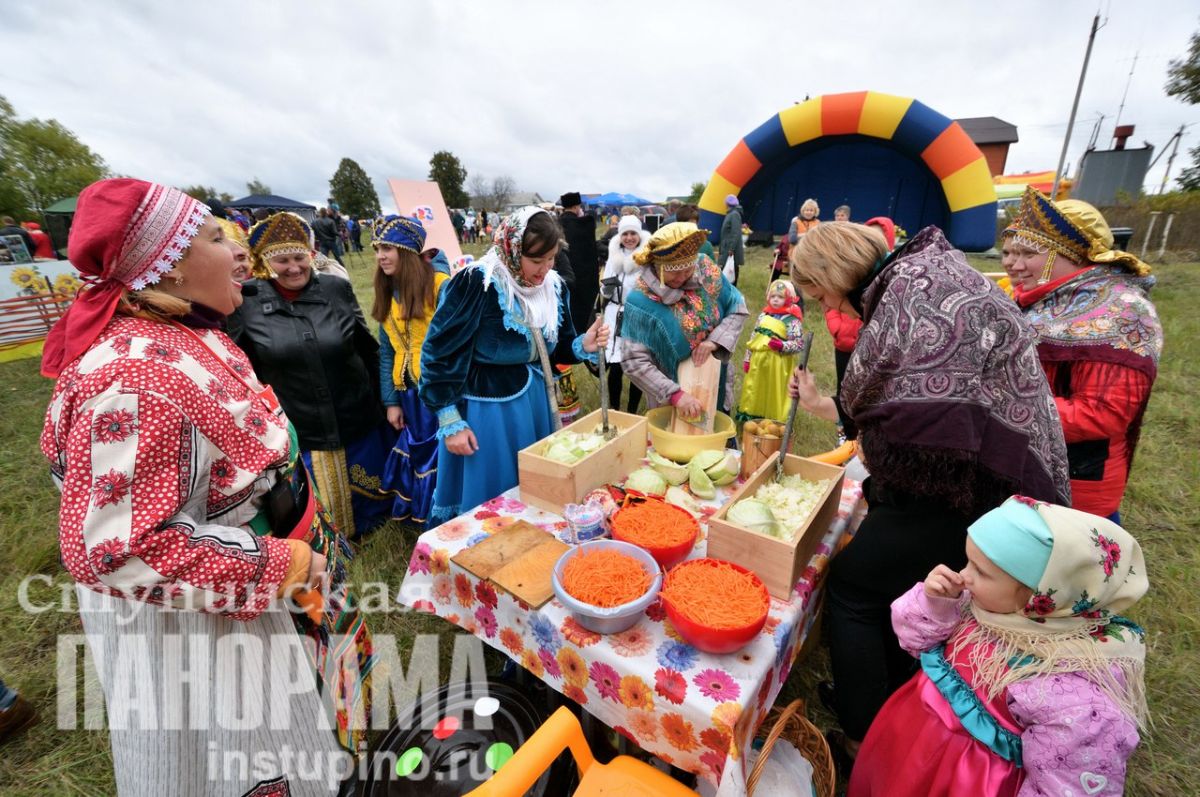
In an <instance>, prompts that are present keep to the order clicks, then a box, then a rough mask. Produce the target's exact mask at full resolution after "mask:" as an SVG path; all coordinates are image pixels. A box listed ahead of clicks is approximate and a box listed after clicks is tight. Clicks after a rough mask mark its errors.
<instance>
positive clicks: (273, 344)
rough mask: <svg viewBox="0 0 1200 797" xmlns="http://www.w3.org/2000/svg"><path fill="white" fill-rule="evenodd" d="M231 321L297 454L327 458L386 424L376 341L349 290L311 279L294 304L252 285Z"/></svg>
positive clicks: (343, 284)
mask: <svg viewBox="0 0 1200 797" xmlns="http://www.w3.org/2000/svg"><path fill="white" fill-rule="evenodd" d="M250 284H253V285H256V286H257V287H258V294H257V295H255V296H247V297H246V299H245V301H244V302H243V304H242V306H241V307H239V308H238V309H237V311H236V312H234V314H233V315H231V316H229V336H230V337H231V338H233V340H234V342H236V343H237V345H238V346H240V347H241V348H242V350H243V351H245V352H246V356H247V357H249V358H250V362H251V363H253V365H254V371H255V374H257V376H258V378H259V379H260V380H261V381H262V382H265V383H266V384H268V385H270V386H271V387H273V388H274V389H275V394H276V395H277V396H278V397H279V402H280V404H282V405H283V410H284V412H286V413H287V416H288V419H289V420H291V422H292V424H293V425H294V426H295V427H296V434H297V435H298V436H299V438H300V447H301V448H302V449H304V450H306V451H308V450H316V451H329V450H332V449H335V448H341V447H343V446H345V445H346V444H347V443H352V442H354V441H355V440H358V439H359V438H361V437H362V436H363V435H365V434H366V433H367V432H369V431H371V429H372V428H374V427H375V425H376V424H378V423H379V422H380V421H381V420H382V418H383V412H382V409H381V408H380V402H379V384H378V382H379V342H378V341H376V340H375V336H374V335H372V334H371V331H370V330H369V329H368V328H367V325H366V322H365V321H364V320H363V314H362V310H361V309H359V306H358V300H357V299H355V297H354V289H353V288H352V287H351V286H350V283H349V282H347V281H346V280H344V279H339V278H337V277H329V276H321V275H319V274H316V273H314V274H313V275H312V279H310V280H309V282H308V285H306V286H305V287H304V290H303V291H302V292H301V294H300V295H299V296H297V297H296V301H295V302H289V301H287V300H286V299H284V298H283V297H282V296H280V294H279V292H278V291H276V290H275V286H274V285H273V284H272V283H271V282H269V281H266V280H257V279H256V280H251V281H250Z"/></svg>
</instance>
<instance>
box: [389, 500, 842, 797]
mask: <svg viewBox="0 0 1200 797" xmlns="http://www.w3.org/2000/svg"><path fill="white" fill-rule="evenodd" d="M739 483H740V482H739ZM736 486H737V483H735V484H733V485H729V486H728V487H725V488H718V489H717V495H716V497H715V498H714V499H712V500H709V501H702V502H701V504H702V506H703V508H704V512H705V514H704V516H703V517H702V518H701V523H700V535H699V537H698V539H697V542H696V546H695V548H694V549H693V551H692V553H691V554H690V558H697V557H702V556H704V555H705V551H706V549H707V547H708V543H707V523H706V520H707V518H708V517H709V516H710V515H711V514H713V513H714V512H716V511H717V510H718V509H719V508H720V507H721V506H722V505H723V504H724V503H725V502H726V501H728V500H729V498H730V496H731V495H732V493H733V491H734V490H735V489H736ZM863 509H864V506H863V501H862V485H861V484H860V483H859V482H857V481H854V480H852V479H849V478H847V479H846V480H845V482H844V484H843V486H842V496H841V505H840V506H839V507H838V513H837V517H836V518H835V520H834V521H833V523H832V524H831V525H830V527H829V529H828V531H826V533H825V535H824V537H823V539H822V540H821V542H820V543H819V544H818V546H817V549H816V553H815V554H814V555H813V557H812V559H811V560H810V562H809V565H808V567H807V569H806V570H805V571H804V574H803V577H802V578H801V579H800V581H799V582H797V584H796V587H795V589H794V590H793V592H792V596H791V600H790V601H786V602H785V601H781V600H778V599H775V598H772V599H771V605H770V609H769V614H768V617H767V622H766V625H765V626H764V628H763V630H762V632H761V633H760V634H759V635H758V636H757V637H756V638H755V639H754V640H753V641H752V642H751V643H750V644H749V645H747V646H746V647H744V648H742V649H741V650H740V651H738V652H736V653H731V654H727V655H711V654H708V653H702V652H700V651H698V650H696V649H695V648H694V647H692V646H691V645H689V644H687V643H686V642H684V641H683V640H682V639H681V638H680V637H679V635H678V633H677V632H676V631H675V629H674V628H673V627H672V626H671V623H670V621H669V620H667V619H666V613H665V611H664V610H663V608H662V605H661V603H660V602H658V601H656V602H655V603H653V604H651V605H650V607H649V608H647V609H646V613H645V617H643V618H642V619H641V621H640V622H638V624H637V625H635V626H633V627H632V628H630V629H629V630H627V631H623V632H621V633H618V634H610V635H600V634H596V633H593V632H591V631H588V630H587V629H585V628H583V627H582V626H581V625H579V624H578V623H577V622H576V621H575V620H574V618H573V617H572V616H571V613H570V612H569V611H568V610H567V609H566V608H564V607H563V606H562V604H560V603H559V602H558V601H557V600H555V599H551V600H550V601H549V602H548V603H546V604H545V605H543V606H542V607H541V608H539V609H533V608H531V607H530V606H528V605H527V604H524V603H522V602H521V601H519V600H517V599H516V598H514V597H513V596H511V595H509V594H508V593H506V592H504V591H503V590H499V589H497V588H496V587H495V586H494V585H493V584H492V583H491V582H489V581H487V580H486V579H484V580H481V579H479V578H477V577H476V576H474V575H472V574H471V573H470V572H468V571H467V570H465V569H463V568H461V567H459V566H458V565H457V564H455V563H453V562H451V561H450V559H451V557H453V556H454V555H456V554H457V553H459V552H460V551H462V550H463V549H465V548H469V547H471V546H472V545H475V544H476V543H478V542H480V541H481V540H483V539H486V538H487V536H488V535H490V534H494V533H495V532H497V531H499V530H501V529H503V528H505V527H506V526H508V525H510V524H512V523H514V522H516V521H518V520H524V521H527V522H529V523H532V524H534V525H535V526H539V527H541V528H543V529H545V530H546V531H549V532H552V533H554V534H557V535H558V536H560V537H561V538H563V539H564V540H565V539H566V536H567V523H566V521H565V520H563V518H561V517H559V516H558V515H553V514H550V513H548V512H544V511H542V510H539V509H537V508H535V507H532V506H528V505H526V504H525V503H523V502H522V501H521V499H520V488H519V487H514V488H512V489H511V490H508V491H507V492H505V493H504V494H502V495H500V496H498V497H496V498H493V499H492V500H490V501H487V502H485V503H483V504H481V505H480V506H478V507H475V508H474V509H472V510H470V511H468V512H466V513H464V514H462V515H460V516H459V517H457V518H454V519H453V520H450V521H448V522H446V523H443V524H442V525H441V526H438V527H436V528H434V529H430V530H429V531H427V532H426V533H424V534H422V535H421V537H420V539H418V541H417V544H416V547H415V548H414V550H413V554H412V559H411V561H410V562H409V566H408V573H407V575H406V576H405V579H404V583H403V584H402V585H401V588H400V595H399V601H400V602H401V603H402V604H404V605H405V606H409V607H411V608H413V609H415V610H418V611H424V612H429V613H432V614H436V615H438V616H439V617H442V618H444V619H446V620H448V621H450V622H451V623H454V624H456V625H458V626H460V627H462V628H463V629H465V630H466V631H468V632H470V633H472V634H474V635H476V636H478V637H480V638H481V639H483V640H484V641H486V642H487V643H488V644H490V645H492V646H493V647H495V648H496V649H497V650H500V651H501V652H503V653H504V654H505V655H507V656H508V657H510V658H511V659H513V660H514V661H516V662H517V663H519V664H520V665H521V666H522V667H524V668H525V669H526V670H528V671H530V672H531V673H533V674H534V675H535V676H537V677H538V678H540V679H541V680H543V681H545V682H546V683H547V684H549V685H550V686H551V687H553V688H554V689H556V690H558V691H559V692H561V693H562V694H563V695H565V696H566V697H568V698H570V699H571V700H573V701H575V702H576V703H578V704H579V705H580V706H582V707H583V708H584V709H585V710H586V711H588V712H589V713H590V714H591V715H592V716H594V717H595V718H596V719H598V720H600V721H601V722H603V723H605V724H607V725H608V726H610V727H612V728H614V729H615V730H616V731H618V732H619V733H621V734H623V735H624V736H626V737H627V738H629V739H630V740H631V741H633V742H634V743H635V744H637V745H638V746H639V747H641V748H642V749H644V750H646V751H648V752H650V753H652V754H654V755H655V756H657V757H658V758H660V759H662V760H663V761H665V762H667V763H670V764H673V765H674V766H676V767H679V768H681V769H684V770H687V771H689V772H693V773H696V774H697V775H699V776H700V777H702V778H704V779H706V780H708V781H710V782H711V783H713V784H715V785H717V786H718V792H717V793H718V794H719V795H743V794H745V793H746V774H747V771H746V767H745V763H744V762H745V759H744V755H743V754H744V752H745V751H746V750H747V749H748V746H749V744H750V742H751V741H752V740H753V739H754V736H755V733H756V732H757V730H758V727H759V725H760V724H761V723H762V721H763V718H764V717H765V716H766V713H767V712H768V711H769V710H770V708H771V706H772V704H773V703H774V702H775V696H776V695H777V694H778V693H779V690H780V688H781V687H782V686H783V683H784V681H786V680H787V677H788V673H789V672H790V671H791V668H792V664H793V663H794V662H795V660H796V657H797V655H798V654H799V652H800V649H801V646H802V645H803V644H804V641H805V639H806V638H807V636H808V632H809V630H810V629H811V628H812V625H813V621H814V620H815V618H816V610H817V607H818V606H819V605H820V592H821V587H822V583H823V579H824V576H825V573H826V571H827V570H828V567H829V560H830V557H831V556H832V555H833V554H834V552H836V551H837V550H838V548H839V546H840V545H841V544H842V543H843V542H844V539H845V538H846V537H847V535H852V534H853V531H854V529H855V528H857V525H858V522H859V520H861V515H862V510H863Z"/></svg>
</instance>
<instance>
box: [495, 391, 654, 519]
mask: <svg viewBox="0 0 1200 797" xmlns="http://www.w3.org/2000/svg"><path fill="white" fill-rule="evenodd" d="M608 422H609V424H610V425H615V426H616V427H617V436H616V438H615V439H613V440H610V441H608V442H607V443H605V444H604V445H603V446H601V447H600V448H598V449H597V450H595V451H593V452H592V453H590V454H588V455H587V456H586V457H584V458H583V459H581V460H579V461H578V462H576V463H575V464H574V465H567V464H564V463H562V462H555V461H554V460H552V459H546V458H545V457H543V456H542V455H541V452H542V451H543V450H545V447H546V444H547V443H546V441H547V440H548V439H549V438H543V439H541V440H539V441H538V442H536V443H534V444H533V445H531V446H529V447H528V448H525V449H522V450H521V451H519V452H517V474H518V476H519V478H520V483H521V500H522V501H524V502H525V503H527V504H533V505H534V506H536V507H537V508H538V509H544V510H546V511H547V512H553V513H554V514H556V515H561V514H562V513H563V507H565V506H566V505H567V504H577V503H579V501H580V500H581V499H582V498H583V497H584V496H585V495H587V494H588V493H590V492H591V491H592V490H594V489H596V488H597V487H602V486H604V485H606V484H608V483H610V482H622V481H624V480H625V477H626V476H628V475H629V474H630V473H631V472H633V471H634V470H636V469H637V468H638V467H640V466H641V464H642V460H643V459H645V457H646V419H645V418H643V417H642V416H640V415H630V414H628V413H624V412H612V411H610V412H609V413H608ZM599 426H600V410H596V411H595V412H593V413H591V414H590V415H585V416H583V417H582V418H580V419H579V420H577V421H575V423H573V424H571V425H570V426H564V427H563V430H564V431H567V430H570V431H572V432H582V433H588V432H593V431H595V430H596V429H597V428H598V427H599Z"/></svg>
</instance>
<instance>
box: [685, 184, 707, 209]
mask: <svg viewBox="0 0 1200 797" xmlns="http://www.w3.org/2000/svg"><path fill="white" fill-rule="evenodd" d="M705 188H708V183H692V193H690V194H688V198H687V201H688V204H689V205H695V204H696V203H697V202H699V201H700V197H702V196H703V195H704V189H705Z"/></svg>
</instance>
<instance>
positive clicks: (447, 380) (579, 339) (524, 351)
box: [418, 267, 595, 437]
mask: <svg viewBox="0 0 1200 797" xmlns="http://www.w3.org/2000/svg"><path fill="white" fill-rule="evenodd" d="M507 304H508V296H507V294H506V293H505V291H504V288H503V285H502V283H499V282H494V283H493V284H491V285H485V274H484V269H483V268H480V267H470V268H466V269H464V270H463V271H460V272H459V273H458V274H456V275H455V276H454V277H453V278H452V279H451V280H450V281H449V282H448V283H446V285H445V287H443V288H442V293H441V297H440V298H439V301H438V307H437V311H436V312H435V313H434V314H433V319H432V321H431V322H430V325H429V333H428V334H427V335H426V336H425V345H424V346H423V347H422V349H421V380H420V385H419V386H418V390H419V394H420V397H421V401H422V402H424V404H425V406H427V407H429V408H430V409H431V410H433V411H434V412H436V413H437V415H438V423H439V426H440V427H441V428H440V431H439V436H440V437H445V436H446V435H448V434H452V433H453V432H455V431H458V430H460V429H463V428H466V424H465V423H463V421H462V419H461V417H460V415H459V407H458V404H459V402H461V401H462V400H464V399H483V400H485V401H503V400H505V399H509V398H512V397H513V396H516V395H518V394H520V393H521V392H522V391H523V390H525V389H527V387H528V386H529V385H530V382H531V381H532V382H534V384H535V385H536V387H535V388H534V389H538V390H540V389H541V385H542V379H543V378H542V373H541V364H540V362H539V361H538V355H537V349H536V347H535V346H534V343H533V335H532V333H531V332H530V331H529V329H528V328H527V327H526V326H525V323H524V319H523V317H522V315H521V310H520V308H519V306H516V304H515V302H514V307H513V308H512V309H511V310H510V309H506V305H507ZM568 307H570V294H569V291H568V289H567V287H566V285H565V284H564V285H563V286H562V288H561V292H560V293H559V297H558V329H557V333H556V335H555V336H554V337H553V339H547V340H546V347H547V349H548V350H549V354H550V362H551V364H553V365H566V364H571V363H577V362H580V361H581V360H584V359H588V360H592V359H594V357H595V355H589V354H586V353H585V352H584V351H583V336H582V335H578V334H576V332H575V324H574V323H572V321H571V314H570V313H569V312H564V309H565V308H568Z"/></svg>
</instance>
